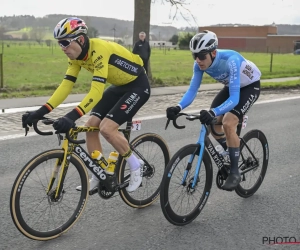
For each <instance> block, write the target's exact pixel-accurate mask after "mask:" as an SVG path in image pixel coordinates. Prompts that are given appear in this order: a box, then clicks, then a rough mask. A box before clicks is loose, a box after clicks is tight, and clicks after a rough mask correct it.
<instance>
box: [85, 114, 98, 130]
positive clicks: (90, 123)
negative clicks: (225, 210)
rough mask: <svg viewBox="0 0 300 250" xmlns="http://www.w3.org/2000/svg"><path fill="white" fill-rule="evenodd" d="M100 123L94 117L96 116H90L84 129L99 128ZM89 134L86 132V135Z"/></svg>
mask: <svg viewBox="0 0 300 250" xmlns="http://www.w3.org/2000/svg"><path fill="white" fill-rule="evenodd" d="M100 123H101V120H100V119H99V118H98V117H96V116H91V117H90V118H89V119H88V120H87V121H86V123H85V124H84V126H86V127H99V126H100ZM89 133H90V132H87V133H86V134H89Z"/></svg>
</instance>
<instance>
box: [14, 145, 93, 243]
mask: <svg viewBox="0 0 300 250" xmlns="http://www.w3.org/2000/svg"><path fill="white" fill-rule="evenodd" d="M63 157H64V151H63V150H61V149H57V150H49V151H46V152H43V153H41V154H39V155H37V156H36V157H34V158H33V159H31V160H30V161H29V162H28V163H27V164H26V165H25V166H24V167H23V169H22V170H21V171H20V173H19V174H18V176H17V178H16V180H15V182H14V184H13V187H12V191H11V197H10V213H11V217H12V219H13V222H14V224H15V226H16V227H17V228H18V230H19V231H20V232H21V233H22V234H24V235H25V236H26V237H28V238H30V239H34V240H51V239H54V238H56V237H58V236H60V235H62V234H63V233H65V232H66V231H67V230H69V229H70V228H71V227H72V226H73V225H74V224H75V223H76V221H77V220H78V219H79V217H80V215H81V214H82V212H83V210H84V208H85V205H86V202H87V197H88V185H89V184H88V174H87V171H86V168H85V167H84V166H83V165H82V162H81V160H80V159H79V158H78V157H77V156H76V155H74V154H73V155H72V157H71V158H70V164H69V166H68V170H67V173H66V176H65V180H64V183H63V184H62V185H63V191H62V193H61V195H60V196H59V197H56V198H55V195H54V194H55V191H56V187H57V182H58V180H59V176H60V171H59V170H60V167H58V168H57V167H56V166H59V165H57V163H60V162H62V159H63ZM54 169H56V170H57V171H58V176H57V177H56V178H55V181H54V182H53V185H51V186H52V188H51V190H50V191H49V192H48V193H47V189H48V185H49V182H50V180H51V176H52V174H53V170H54ZM78 185H81V186H82V190H81V192H79V191H77V190H76V186H78Z"/></svg>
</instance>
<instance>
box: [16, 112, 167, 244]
mask: <svg viewBox="0 0 300 250" xmlns="http://www.w3.org/2000/svg"><path fill="white" fill-rule="evenodd" d="M54 121H55V120H52V119H47V118H43V121H42V122H43V123H44V124H46V125H50V124H53V122H54ZM33 127H34V130H35V131H36V132H37V133H38V134H40V135H52V134H53V132H42V131H40V130H39V129H38V126H37V121H36V122H34V124H33ZM132 130H133V122H132V120H130V121H128V122H127V123H126V128H124V129H121V128H119V131H120V132H122V133H123V134H124V136H125V138H126V139H127V140H128V141H129V139H130V134H131V131H132ZM27 131H28V127H27V128H26V133H27ZM92 131H99V128H97V127H75V128H73V129H71V130H70V131H69V133H66V135H65V138H64V137H63V136H62V135H60V134H58V139H59V141H60V142H61V140H63V143H62V148H61V149H52V150H48V151H45V152H42V153H40V154H38V155H37V156H34V157H33V158H32V159H31V160H30V161H29V162H28V163H27V164H26V165H25V166H24V167H23V168H22V170H21V171H20V173H19V174H18V176H17V178H16V180H15V182H14V185H13V187H12V191H11V197H10V212H11V216H12V219H13V222H14V224H15V226H16V227H17V228H18V230H19V231H20V232H21V233H22V234H24V235H25V236H26V237H28V238H31V239H34V240H50V239H54V238H56V237H58V236H60V235H62V234H63V233H65V232H67V230H69V229H70V228H71V227H72V226H73V225H74V224H75V223H76V222H77V220H78V219H79V217H80V216H81V214H82V213H83V210H84V208H85V205H86V203H87V199H88V196H89V177H88V172H87V169H89V170H90V171H91V172H92V173H93V174H94V175H95V176H96V177H97V178H98V179H99V180H100V182H99V186H98V189H96V190H98V194H99V196H100V197H101V198H103V199H109V198H111V197H113V195H114V194H115V192H119V194H120V196H121V198H122V199H123V201H124V202H125V203H126V204H127V205H129V206H131V207H133V208H144V207H147V206H149V205H151V204H152V203H153V202H155V201H156V200H157V199H158V197H159V192H160V184H161V180H162V176H163V173H164V169H165V167H166V165H167V163H168V162H169V160H170V153H169V149H168V146H167V144H166V142H165V141H164V140H163V139H162V138H161V137H160V136H159V135H157V134H154V133H145V134H141V135H139V136H137V137H136V138H135V139H133V140H132V141H131V142H130V148H131V149H132V151H133V152H134V154H136V156H137V157H138V158H140V159H142V160H143V161H144V166H143V171H142V173H143V181H142V184H141V185H140V187H139V188H138V189H137V190H136V191H134V192H127V191H126V187H127V186H128V185H129V179H130V169H129V166H128V165H127V161H126V160H125V159H124V158H123V157H122V156H120V155H119V157H118V160H117V163H116V166H115V173H114V174H113V175H108V174H106V173H105V171H104V170H103V169H102V168H101V167H100V166H99V162H98V160H94V159H92V158H91V157H90V156H89V154H88V153H87V152H86V151H85V150H84V149H83V148H82V147H81V146H80V144H83V143H85V140H77V136H78V134H79V133H81V132H92ZM78 185H81V187H82V188H81V191H77V190H76V186H78ZM96 192H97V191H96ZM90 194H91V195H92V194H93V193H90Z"/></svg>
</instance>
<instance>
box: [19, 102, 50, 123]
mask: <svg viewBox="0 0 300 250" xmlns="http://www.w3.org/2000/svg"><path fill="white" fill-rule="evenodd" d="M49 112H50V111H49V110H48V109H47V108H46V107H45V106H42V107H41V108H39V109H38V110H36V111H27V112H26V113H25V114H23V115H22V127H23V128H26V126H27V125H29V126H30V127H31V126H32V123H33V122H34V121H35V120H40V119H41V118H42V117H43V116H44V115H46V114H48V113H49Z"/></svg>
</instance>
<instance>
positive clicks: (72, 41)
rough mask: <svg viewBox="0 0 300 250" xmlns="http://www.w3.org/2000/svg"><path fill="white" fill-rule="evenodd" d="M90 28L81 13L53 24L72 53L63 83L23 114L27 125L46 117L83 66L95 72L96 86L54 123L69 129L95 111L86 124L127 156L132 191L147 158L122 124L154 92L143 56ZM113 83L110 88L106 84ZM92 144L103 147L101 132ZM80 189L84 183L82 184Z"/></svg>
mask: <svg viewBox="0 0 300 250" xmlns="http://www.w3.org/2000/svg"><path fill="white" fill-rule="evenodd" d="M87 30H88V27H87V25H86V24H85V22H84V21H83V20H82V19H80V18H76V17H70V18H65V19H63V20H61V21H60V22H59V23H58V24H57V25H56V27H55V29H54V38H55V39H57V40H58V44H59V45H60V46H61V48H62V51H63V52H64V53H65V54H66V56H67V57H68V64H69V65H68V69H67V72H66V75H65V77H64V79H63V81H62V82H61V84H60V86H59V87H58V88H57V89H56V91H55V92H54V94H53V95H52V96H51V98H50V99H49V100H48V101H47V103H46V104H45V105H43V106H42V107H41V108H40V109H38V110H36V111H33V112H26V113H25V114H24V115H23V116H22V123H23V127H25V126H26V125H29V126H31V125H32V122H33V120H35V119H40V118H42V117H43V116H44V115H45V114H47V113H49V112H51V111H52V110H53V109H54V108H56V107H57V106H58V105H59V104H61V103H62V102H63V101H64V100H65V99H66V97H67V96H68V95H69V94H70V92H71V90H72V88H73V85H74V83H75V82H76V79H77V76H78V74H79V72H80V70H81V68H85V69H86V70H88V71H90V72H91V73H92V74H93V77H92V83H91V89H90V91H89V93H88V94H87V95H86V96H85V97H84V99H83V100H82V101H81V102H80V104H79V105H78V106H77V107H75V108H74V109H73V110H72V111H71V112H69V113H68V114H66V115H65V116H64V117H61V118H59V119H58V120H57V121H55V123H54V124H53V127H54V129H55V130H56V133H65V132H67V131H68V130H69V129H70V128H72V127H73V126H74V125H75V121H76V120H77V119H78V118H80V117H81V116H83V115H85V114H86V113H88V112H89V111H91V117H90V118H89V120H88V121H87V123H86V124H85V125H86V126H94V127H98V126H99V128H100V133H101V135H102V136H103V137H104V138H105V139H106V140H107V141H108V142H109V143H110V144H111V145H112V146H113V147H114V148H115V149H116V150H117V151H118V152H119V153H120V154H121V155H122V156H123V157H125V159H127V162H128V164H129V166H130V170H131V178H130V182H129V186H128V187H127V191H129V192H132V191H134V190H136V189H137V188H138V187H139V186H140V184H141V182H142V177H141V168H142V166H143V162H142V160H140V159H138V158H137V157H136V156H135V155H134V154H132V152H131V149H130V147H129V144H128V142H127V140H126V139H125V138H124V136H123V135H122V134H120V133H119V132H118V127H119V126H120V125H121V124H123V123H125V122H126V121H127V120H128V119H129V118H132V117H133V116H134V115H135V114H136V113H137V111H138V110H139V109H140V108H141V107H142V106H143V105H144V104H145V103H146V102H147V101H148V99H149V97H150V85H149V81H148V78H147V76H146V74H145V69H144V67H143V61H142V59H141V58H140V57H139V56H138V55H135V54H132V53H131V52H130V51H129V50H127V49H126V48H124V47H123V46H121V45H119V44H117V43H114V42H107V41H104V40H101V39H98V38H91V39H90V38H89V37H88V36H87ZM106 82H109V83H110V84H111V86H109V87H108V88H107V89H106V90H105V91H104V88H105V84H106ZM86 141H87V149H88V152H89V153H90V154H91V152H92V151H93V150H99V151H100V152H103V151H102V146H101V143H100V139H99V136H98V132H88V133H87V134H86ZM98 183H99V180H98V179H97V178H96V177H95V176H93V175H92V178H91V179H90V190H92V189H94V188H97V186H98ZM76 189H77V190H81V187H80V186H79V187H77V188H76Z"/></svg>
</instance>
